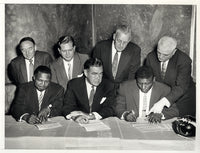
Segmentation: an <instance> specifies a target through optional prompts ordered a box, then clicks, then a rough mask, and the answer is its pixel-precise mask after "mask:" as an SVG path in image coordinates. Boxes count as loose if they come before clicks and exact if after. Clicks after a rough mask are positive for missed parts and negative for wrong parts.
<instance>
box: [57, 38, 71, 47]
mask: <svg viewBox="0 0 200 153" xmlns="http://www.w3.org/2000/svg"><path fill="white" fill-rule="evenodd" d="M69 42H72V45H73V46H74V45H75V43H74V38H73V37H72V36H62V37H60V38H59V40H58V43H57V45H58V48H59V49H60V48H61V47H60V45H61V44H67V43H69Z"/></svg>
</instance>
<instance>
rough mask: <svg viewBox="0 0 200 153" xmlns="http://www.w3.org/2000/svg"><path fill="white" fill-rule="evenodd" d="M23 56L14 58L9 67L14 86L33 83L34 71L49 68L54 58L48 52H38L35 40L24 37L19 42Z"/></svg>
mask: <svg viewBox="0 0 200 153" xmlns="http://www.w3.org/2000/svg"><path fill="white" fill-rule="evenodd" d="M19 48H20V50H21V52H22V55H20V56H18V57H16V58H14V59H13V60H12V61H11V63H10V65H9V69H8V71H9V74H10V77H11V80H12V81H13V83H14V84H16V85H19V84H21V83H25V82H29V81H32V77H33V72H34V70H35V69H36V68H37V67H38V66H40V65H46V66H48V65H49V63H50V62H52V57H51V56H50V55H49V54H48V53H47V52H42V51H37V50H36V44H35V41H34V40H33V38H31V37H24V38H22V39H21V40H20V42H19Z"/></svg>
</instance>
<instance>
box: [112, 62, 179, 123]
mask: <svg viewBox="0 0 200 153" xmlns="http://www.w3.org/2000/svg"><path fill="white" fill-rule="evenodd" d="M154 80H155V78H154V75H153V71H152V69H151V68H150V67H147V66H142V67H140V68H139V69H138V70H137V72H136V80H129V81H126V82H124V83H122V84H120V88H119V90H118V94H117V98H116V107H115V112H116V114H117V116H118V117H119V118H121V119H125V120H126V121H129V122H136V119H137V118H138V117H139V118H143V119H145V118H146V116H147V115H148V114H149V110H150V108H152V106H153V105H154V103H155V102H157V101H158V100H160V99H161V98H163V97H164V96H166V95H168V94H169V93H170V91H171V90H170V87H169V86H167V85H165V84H163V83H159V82H156V81H154ZM175 116H178V109H177V107H176V105H175V104H174V105H173V106H171V107H170V108H167V107H165V108H164V109H163V110H162V112H161V113H152V114H151V115H150V116H149V121H150V122H153V123H157V122H161V119H170V118H172V117H175Z"/></svg>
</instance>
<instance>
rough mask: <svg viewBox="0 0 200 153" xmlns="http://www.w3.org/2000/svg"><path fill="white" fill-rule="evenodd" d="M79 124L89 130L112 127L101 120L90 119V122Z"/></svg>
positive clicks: (102, 129) (101, 129)
mask: <svg viewBox="0 0 200 153" xmlns="http://www.w3.org/2000/svg"><path fill="white" fill-rule="evenodd" d="M79 125H80V126H82V127H84V128H85V130H86V131H87V132H91V131H104V130H110V127H109V126H107V125H106V124H104V123H103V122H102V121H100V120H89V123H88V124H79Z"/></svg>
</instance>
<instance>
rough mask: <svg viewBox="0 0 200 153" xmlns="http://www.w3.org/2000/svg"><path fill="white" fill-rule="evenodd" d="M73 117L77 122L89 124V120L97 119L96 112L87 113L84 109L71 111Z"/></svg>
mask: <svg viewBox="0 0 200 153" xmlns="http://www.w3.org/2000/svg"><path fill="white" fill-rule="evenodd" d="M70 116H71V119H72V120H74V121H75V122H77V123H81V124H87V123H89V120H93V119H95V116H94V114H87V113H84V112H82V111H73V112H71V113H70Z"/></svg>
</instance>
